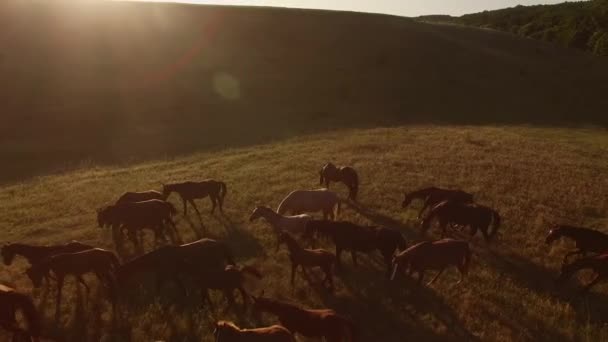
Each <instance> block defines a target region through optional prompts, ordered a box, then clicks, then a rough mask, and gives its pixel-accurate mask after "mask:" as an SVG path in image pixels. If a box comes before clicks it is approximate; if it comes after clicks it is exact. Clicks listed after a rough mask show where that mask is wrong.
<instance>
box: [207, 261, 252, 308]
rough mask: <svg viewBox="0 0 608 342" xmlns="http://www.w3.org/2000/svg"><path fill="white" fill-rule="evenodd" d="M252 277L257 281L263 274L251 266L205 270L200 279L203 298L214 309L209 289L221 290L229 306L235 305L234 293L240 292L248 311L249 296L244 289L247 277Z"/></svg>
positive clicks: (232, 266)
mask: <svg viewBox="0 0 608 342" xmlns="http://www.w3.org/2000/svg"><path fill="white" fill-rule="evenodd" d="M247 274H249V275H252V276H254V277H255V278H257V279H262V277H263V276H262V273H260V271H258V270H257V269H256V268H254V267H251V266H243V267H240V268H239V267H236V266H234V265H228V266H226V268H225V269H224V270H223V271H209V270H203V271H202V273H201V274H200V276H199V277H198V283H199V284H200V286H201V290H202V297H203V299H204V300H205V301H207V303H208V304H209V306H210V307H212V308H213V303H212V302H211V298H209V291H208V290H209V289H211V290H221V291H223V292H224V297H226V300H227V301H228V305H230V306H233V305H234V291H235V290H239V292H240V293H241V296H242V298H243V306H244V308H245V309H247V298H249V295H248V294H247V291H245V288H244V287H243V286H244V284H245V281H246V275H247Z"/></svg>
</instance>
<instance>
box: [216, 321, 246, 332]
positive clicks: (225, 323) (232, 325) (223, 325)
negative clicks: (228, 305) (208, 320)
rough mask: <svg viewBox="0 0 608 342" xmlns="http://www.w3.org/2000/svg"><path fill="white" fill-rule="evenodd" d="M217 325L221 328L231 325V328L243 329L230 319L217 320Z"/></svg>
mask: <svg viewBox="0 0 608 342" xmlns="http://www.w3.org/2000/svg"><path fill="white" fill-rule="evenodd" d="M215 325H216V326H217V327H219V328H225V327H229V328H231V329H234V330H236V331H241V328H239V327H238V326H237V325H236V324H234V323H232V322H230V321H224V320H222V321H217V322H215Z"/></svg>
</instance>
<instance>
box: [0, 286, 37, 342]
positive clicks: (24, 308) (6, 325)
mask: <svg viewBox="0 0 608 342" xmlns="http://www.w3.org/2000/svg"><path fill="white" fill-rule="evenodd" d="M18 312H20V313H21V314H22V316H23V318H24V319H25V320H26V322H27V326H26V327H22V326H20V325H19V322H18V321H17V313H18ZM40 323H41V322H40V315H39V314H38V311H37V310H36V307H35V306H34V303H33V302H32V299H31V298H30V296H28V295H25V294H23V293H19V292H17V291H16V290H15V289H13V288H10V287H8V286H4V285H0V327H2V328H3V329H4V330H6V331H8V332H10V333H12V334H14V336H13V341H16V340H17V338H18V337H19V338H21V339H20V341H39V340H40V330H41V329H40V327H41V324H40Z"/></svg>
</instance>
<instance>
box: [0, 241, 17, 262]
mask: <svg viewBox="0 0 608 342" xmlns="http://www.w3.org/2000/svg"><path fill="white" fill-rule="evenodd" d="M14 258H15V251H13V249H12V248H11V244H10V243H7V244H6V245H4V246H3V247H2V259H3V260H4V264H5V265H6V266H9V265H10V264H11V263H12V262H13V259H14Z"/></svg>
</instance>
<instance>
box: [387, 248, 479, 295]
mask: <svg viewBox="0 0 608 342" xmlns="http://www.w3.org/2000/svg"><path fill="white" fill-rule="evenodd" d="M470 262H471V249H470V247H469V243H468V242H466V241H461V240H453V239H442V240H437V241H433V242H430V241H425V242H420V243H418V244H416V245H414V246H412V247H410V248H408V249H406V250H405V251H403V252H401V253H399V254H397V255H395V257H394V258H393V275H392V276H391V280H393V279H395V275H396V274H397V270H398V269H399V268H401V269H403V271H408V274H410V275H411V274H412V273H413V272H418V282H419V283H421V282H422V279H423V278H424V272H425V271H426V270H428V269H432V270H439V273H437V275H436V276H435V278H433V280H431V281H430V282H429V283H428V285H431V284H432V283H433V282H434V281H435V280H437V278H439V276H440V275H441V273H443V271H444V270H445V269H446V268H447V267H449V266H452V265H453V266H456V267H457V268H458V270H459V271H460V281H459V282H458V283H460V282H461V281H462V280H463V279H464V276H465V275H466V274H467V272H468V269H469V264H470Z"/></svg>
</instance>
